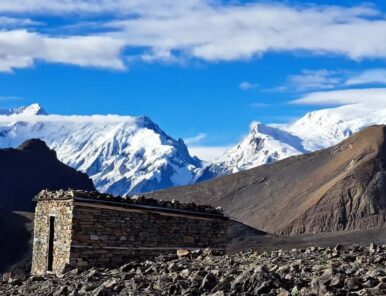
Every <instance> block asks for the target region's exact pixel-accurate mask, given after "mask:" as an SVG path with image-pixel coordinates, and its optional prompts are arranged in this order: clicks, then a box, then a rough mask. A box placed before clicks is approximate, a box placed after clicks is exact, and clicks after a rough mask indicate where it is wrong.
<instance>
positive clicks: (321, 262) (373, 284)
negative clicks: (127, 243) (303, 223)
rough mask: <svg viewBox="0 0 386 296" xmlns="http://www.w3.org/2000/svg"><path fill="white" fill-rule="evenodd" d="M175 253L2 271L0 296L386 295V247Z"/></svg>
mask: <svg viewBox="0 0 386 296" xmlns="http://www.w3.org/2000/svg"><path fill="white" fill-rule="evenodd" d="M183 253H184V252H182V254H180V257H170V258H166V257H158V258H156V259H155V260H153V261H150V260H148V261H144V262H131V263H128V264H126V265H123V266H122V267H120V268H119V269H97V268H92V269H90V270H85V271H80V270H77V269H76V270H72V271H69V272H68V273H66V274H64V275H63V276H60V277H55V276H53V275H47V276H44V277H38V276H32V277H29V278H24V279H23V278H22V277H20V276H19V277H18V276H16V277H12V276H11V277H9V275H7V274H6V275H3V280H2V283H1V284H0V295H25V296H28V295H34V296H35V295H55V296H56V295H97V296H101V295H216V296H221V295H282V296H284V295H386V266H385V263H386V246H376V245H374V244H372V245H370V246H369V247H366V248H365V247H360V246H355V245H354V246H350V247H342V246H339V245H338V246H336V247H335V248H320V247H310V248H307V249H303V250H299V249H294V250H292V251H281V250H279V251H272V252H255V251H250V252H243V253H238V254H234V255H224V256H216V255H214V254H212V253H211V252H210V251H196V252H191V253H189V252H186V253H187V254H183Z"/></svg>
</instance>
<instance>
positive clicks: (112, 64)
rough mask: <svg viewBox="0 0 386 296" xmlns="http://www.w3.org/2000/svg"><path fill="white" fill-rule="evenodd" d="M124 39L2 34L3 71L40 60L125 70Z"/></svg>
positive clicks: (0, 60) (0, 68)
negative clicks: (122, 55) (123, 60)
mask: <svg viewBox="0 0 386 296" xmlns="http://www.w3.org/2000/svg"><path fill="white" fill-rule="evenodd" d="M123 46H124V43H123V42H122V41H121V40H116V39H114V38H111V37H108V36H70V37H47V36H44V35H41V34H39V33H35V32H28V31H27V30H12V31H0V71H2V72H12V71H13V69H16V68H26V67H31V66H33V64H34V62H35V61H37V60H42V61H46V62H53V63H65V64H71V65H79V66H89V67H101V68H111V69H117V70H121V69H124V63H123V62H122V60H121V59H120V52H121V50H122V48H123Z"/></svg>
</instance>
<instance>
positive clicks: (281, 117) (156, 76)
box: [0, 0, 386, 147]
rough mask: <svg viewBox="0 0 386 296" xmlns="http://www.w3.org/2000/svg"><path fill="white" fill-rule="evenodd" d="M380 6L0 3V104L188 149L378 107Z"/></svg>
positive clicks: (384, 69)
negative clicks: (149, 134) (142, 119)
mask: <svg viewBox="0 0 386 296" xmlns="http://www.w3.org/2000/svg"><path fill="white" fill-rule="evenodd" d="M385 13H386V4H385V2H384V1H371V2H368V3H364V2H363V1H354V0H352V1H348V0H347V1H332V0H325V1H313V2H312V1H310V2H307V3H306V2H304V1H277V2H273V1H220V0H217V1H216V0H179V1H178V0H177V1H176V0H174V1H172V0H159V1H152V0H133V1H125V0H116V1H114V2H111V1H107V0H95V1H86V0H66V1H59V0H45V1H42V0H2V1H1V2H0V27H1V28H2V29H1V30H0V106H1V107H2V108H8V107H16V106H20V105H26V104H29V103H34V102H39V103H41V104H42V105H43V106H44V108H45V109H46V110H47V111H48V112H49V113H57V114H95V113H99V114H107V113H110V114H111V113H113V114H127V115H148V116H149V117H151V118H152V119H153V120H154V121H155V122H156V123H158V124H159V125H160V126H161V127H162V128H163V129H164V130H165V131H166V132H167V133H169V134H170V135H172V136H173V137H175V138H178V137H181V138H184V139H186V140H187V142H188V143H189V145H190V146H198V147H226V146H229V145H232V144H234V143H236V142H238V141H239V140H240V138H241V137H242V136H243V135H244V134H246V133H247V132H248V126H249V124H250V123H251V122H252V121H261V122H264V123H278V122H280V123H282V122H288V121H292V120H294V119H296V118H298V117H300V116H302V115H304V114H305V113H306V112H308V111H310V110H316V109H320V108H323V107H326V106H335V105H341V104H346V103H356V102H361V101H365V102H366V101H368V100H374V101H377V102H379V101H386V90H385V88H386V86H385V85H386V63H385V61H386V17H385Z"/></svg>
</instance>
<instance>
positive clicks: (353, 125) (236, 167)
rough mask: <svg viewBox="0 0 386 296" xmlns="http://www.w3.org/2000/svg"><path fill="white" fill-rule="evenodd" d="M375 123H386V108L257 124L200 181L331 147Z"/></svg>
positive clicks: (326, 111)
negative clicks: (291, 121) (286, 121)
mask: <svg viewBox="0 0 386 296" xmlns="http://www.w3.org/2000/svg"><path fill="white" fill-rule="evenodd" d="M374 124H386V108H380V107H378V108H376V107H374V106H370V105H364V104H353V105H346V106H342V107H338V108H330V109H323V110H318V111H314V112H310V113H308V114H306V115H305V116H304V117H302V118H300V119H299V120H297V121H295V122H293V123H290V124H272V125H264V124H259V123H254V124H252V125H251V129H250V132H249V134H248V135H247V136H246V137H245V138H244V139H243V140H242V141H241V142H240V143H239V144H237V145H236V146H235V147H233V148H231V149H230V150H229V151H228V152H226V153H225V154H224V155H223V156H222V157H220V158H218V159H215V160H214V161H213V162H212V163H211V164H209V165H208V166H207V167H206V168H205V169H203V170H202V171H201V174H200V176H199V177H198V178H197V181H198V182H200V181H204V180H208V179H211V178H214V177H216V176H221V175H226V174H230V173H234V172H238V171H241V170H246V169H250V168H253V167H256V166H259V165H263V164H268V163H272V162H274V161H277V160H281V159H284V158H287V157H290V156H294V155H298V154H302V153H307V152H311V151H315V150H319V149H323V148H327V147H330V146H333V145H335V144H337V143H339V142H341V141H343V140H344V139H346V138H347V137H349V136H351V135H352V134H353V133H356V132H358V131H360V130H362V129H364V128H365V127H368V126H371V125H374Z"/></svg>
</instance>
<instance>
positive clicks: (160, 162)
mask: <svg viewBox="0 0 386 296" xmlns="http://www.w3.org/2000/svg"><path fill="white" fill-rule="evenodd" d="M2 114H3V115H1V116H0V147H1V148H6V147H17V146H18V145H20V144H21V143H22V142H23V141H25V140H27V139H30V138H39V139H42V140H44V141H45V142H46V143H47V145H48V146H49V147H50V148H51V149H54V150H55V151H56V152H57V155H58V158H59V159H60V160H61V161H62V162H64V163H66V164H68V165H70V166H72V167H73V168H75V169H77V170H80V171H83V172H85V173H87V174H88V175H89V176H90V177H91V178H92V179H93V181H94V184H95V186H96V188H97V189H98V190H100V191H103V192H109V193H113V194H116V195H124V194H135V193H139V192H147V191H153V190H157V189H163V188H167V187H171V186H178V185H186V184H190V183H191V182H193V180H194V179H195V176H196V172H197V171H198V170H199V168H200V167H201V161H200V160H199V159H197V158H195V157H191V156H190V155H189V152H188V149H187V147H186V145H185V144H184V142H183V141H182V140H181V139H179V140H174V139H173V138H171V137H170V136H168V135H167V134H166V133H165V132H163V131H162V130H161V129H160V128H159V127H158V126H157V125H156V124H155V123H154V122H152V121H151V120H150V119H149V118H148V117H130V116H117V115H106V116H102V115H93V116H61V115H47V114H46V113H45V112H44V109H43V108H41V107H40V106H39V105H37V104H34V105H31V106H28V107H24V108H19V109H13V110H8V112H5V111H3V112H2ZM4 114H5V115H4ZM42 114H45V115H44V116H43V115H42Z"/></svg>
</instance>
